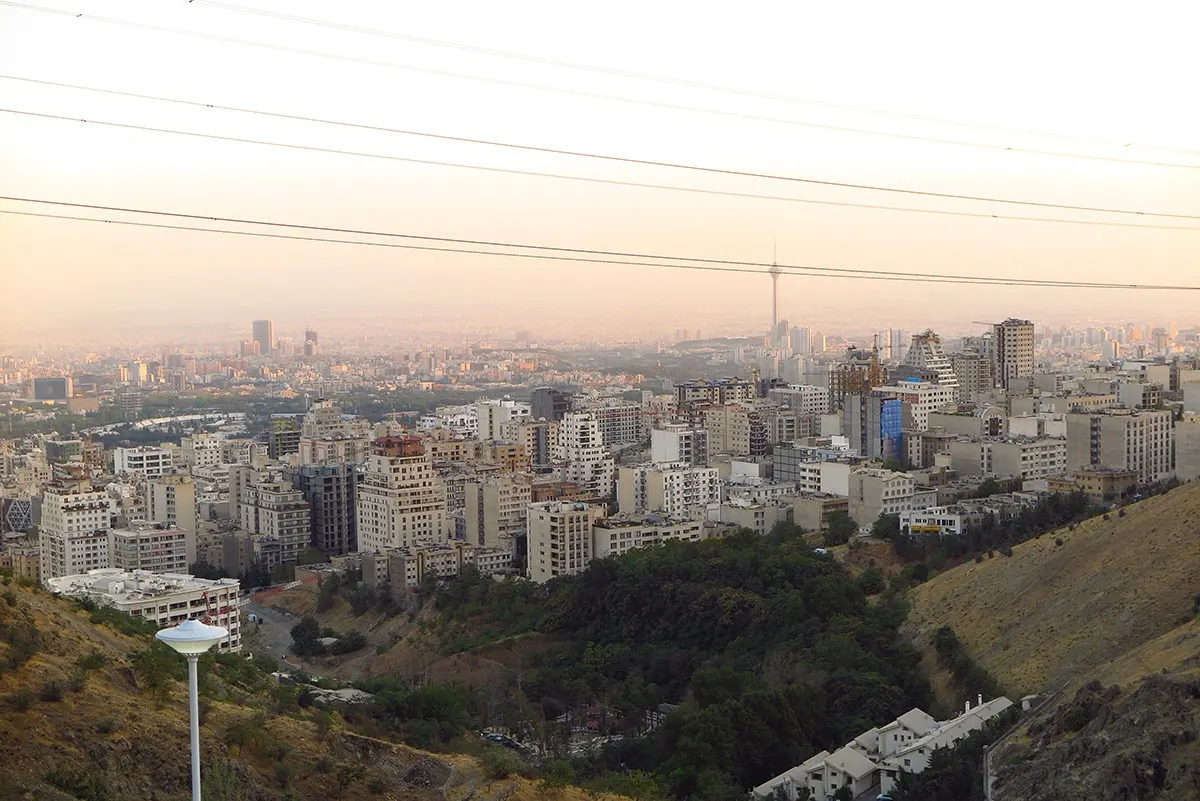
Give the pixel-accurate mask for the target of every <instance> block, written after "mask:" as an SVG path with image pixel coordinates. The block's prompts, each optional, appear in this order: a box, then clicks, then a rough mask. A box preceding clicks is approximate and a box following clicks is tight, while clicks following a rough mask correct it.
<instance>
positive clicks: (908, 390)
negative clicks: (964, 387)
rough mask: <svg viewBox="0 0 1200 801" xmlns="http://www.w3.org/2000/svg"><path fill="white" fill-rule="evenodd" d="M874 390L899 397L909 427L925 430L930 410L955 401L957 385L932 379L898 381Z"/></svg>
mask: <svg viewBox="0 0 1200 801" xmlns="http://www.w3.org/2000/svg"><path fill="white" fill-rule="evenodd" d="M875 392H876V393H878V394H880V395H881V396H882V397H885V398H899V399H900V400H901V401H902V402H903V403H904V410H905V412H906V413H907V414H906V416H907V417H909V418H910V419H911V421H912V426H911V427H912V428H915V429H916V430H918V431H925V430H926V429H928V428H929V414H930V413H931V412H936V411H937V410H938V409H941V408H942V407H944V406H947V405H949V404H952V403H954V402H955V398H956V397H957V395H958V386H957V384H956V385H955V386H946V385H944V384H935V383H933V382H932V381H900V382H898V383H896V384H890V385H888V386H886V387H876V388H875ZM906 427H907V425H906Z"/></svg>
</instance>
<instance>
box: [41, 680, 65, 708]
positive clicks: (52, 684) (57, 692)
mask: <svg viewBox="0 0 1200 801" xmlns="http://www.w3.org/2000/svg"><path fill="white" fill-rule="evenodd" d="M38 698H41V699H42V700H43V701H49V702H51V703H53V702H57V701H61V700H62V699H63V685H62V682H61V681H47V682H43V683H42V689H41V691H40V692H39V693H38Z"/></svg>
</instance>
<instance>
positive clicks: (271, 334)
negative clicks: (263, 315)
mask: <svg viewBox="0 0 1200 801" xmlns="http://www.w3.org/2000/svg"><path fill="white" fill-rule="evenodd" d="M250 331H251V334H250V338H251V339H253V340H254V341H255V342H257V343H258V352H259V353H261V354H262V355H263V356H270V355H271V353H272V352H274V350H275V324H274V323H272V322H271V321H270V320H255V321H254V323H253V324H252V325H251V326H250Z"/></svg>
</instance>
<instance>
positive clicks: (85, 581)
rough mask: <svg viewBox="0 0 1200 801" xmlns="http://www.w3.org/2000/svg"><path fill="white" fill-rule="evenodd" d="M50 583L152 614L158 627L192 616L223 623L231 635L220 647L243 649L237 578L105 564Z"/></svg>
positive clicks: (62, 591) (64, 591)
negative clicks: (121, 567) (200, 575)
mask: <svg viewBox="0 0 1200 801" xmlns="http://www.w3.org/2000/svg"><path fill="white" fill-rule="evenodd" d="M46 584H47V586H48V587H49V588H50V591H51V592H53V593H54V594H55V595H65V596H67V597H69V598H88V599H91V600H93V601H95V602H97V603H102V604H105V605H107V606H111V607H113V608H114V609H118V610H120V611H122V612H124V613H126V614H128V615H132V616H133V617H140V618H144V619H145V620H150V621H152V622H154V623H156V624H157V625H158V626H159V627H160V628H167V627H169V626H177V625H179V624H180V623H182V622H183V621H185V620H189V619H192V618H195V619H197V620H201V621H203V622H205V623H208V624H209V625H213V626H220V627H221V628H223V629H225V630H227V631H228V632H229V636H228V637H226V638H225V639H224V640H222V641H221V642H220V643H218V644H217V650H218V651H221V652H231V653H236V652H238V651H240V650H241V649H242V631H241V606H242V599H241V595H240V593H241V587H240V585H239V584H238V580H237V579H232V578H223V579H216V580H209V579H201V578H196V577H195V576H189V575H187V574H186V573H150V572H147V571H144V570H135V571H125V570H117V569H101V570H90V571H88V572H87V573H82V574H72V575H68V576H59V577H55V578H51V579H49V580H48V581H47V582H46Z"/></svg>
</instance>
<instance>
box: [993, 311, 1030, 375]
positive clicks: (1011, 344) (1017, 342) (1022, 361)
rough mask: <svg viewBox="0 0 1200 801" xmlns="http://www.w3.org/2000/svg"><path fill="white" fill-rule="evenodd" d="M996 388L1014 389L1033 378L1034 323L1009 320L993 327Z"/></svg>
mask: <svg viewBox="0 0 1200 801" xmlns="http://www.w3.org/2000/svg"><path fill="white" fill-rule="evenodd" d="M992 340H993V343H994V347H995V352H996V386H999V387H1003V388H1004V389H1013V388H1016V387H1018V386H1020V385H1022V384H1024V383H1028V381H1029V380H1030V379H1032V378H1033V345H1034V340H1033V323H1031V322H1029V321H1028V320H1017V319H1014V318H1011V317H1010V318H1009V319H1007V320H1005V321H1004V322H1002V323H996V325H995V326H993V327H992Z"/></svg>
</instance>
